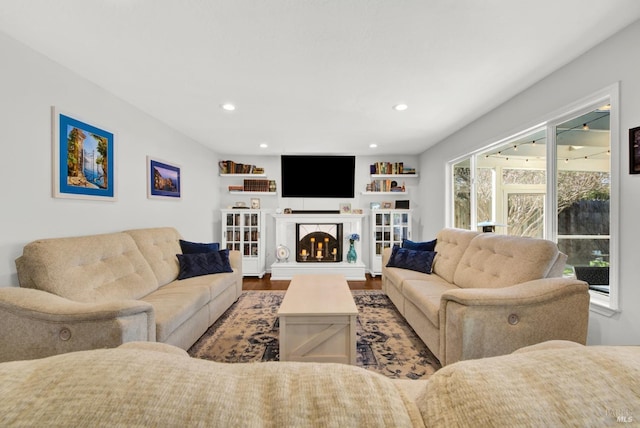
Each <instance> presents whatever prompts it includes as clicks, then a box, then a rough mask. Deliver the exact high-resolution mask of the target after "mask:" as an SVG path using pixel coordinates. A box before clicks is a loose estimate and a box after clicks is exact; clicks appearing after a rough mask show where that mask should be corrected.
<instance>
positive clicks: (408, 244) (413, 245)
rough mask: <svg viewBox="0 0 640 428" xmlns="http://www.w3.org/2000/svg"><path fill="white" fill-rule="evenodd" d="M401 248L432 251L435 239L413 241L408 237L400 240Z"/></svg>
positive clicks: (434, 246) (434, 247)
mask: <svg viewBox="0 0 640 428" xmlns="http://www.w3.org/2000/svg"><path fill="white" fill-rule="evenodd" d="M402 248H406V249H407V250H416V251H433V250H435V249H436V239H434V240H433V241H425V242H413V241H410V240H408V239H403V240H402Z"/></svg>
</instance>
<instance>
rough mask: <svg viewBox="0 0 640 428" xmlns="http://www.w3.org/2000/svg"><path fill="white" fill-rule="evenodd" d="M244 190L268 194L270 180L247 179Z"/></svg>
mask: <svg viewBox="0 0 640 428" xmlns="http://www.w3.org/2000/svg"><path fill="white" fill-rule="evenodd" d="M243 188H244V189H243V190H244V191H245V192H268V191H269V180H266V179H256V178H245V179H244V186H243Z"/></svg>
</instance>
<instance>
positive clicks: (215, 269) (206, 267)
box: [176, 249, 233, 279]
mask: <svg viewBox="0 0 640 428" xmlns="http://www.w3.org/2000/svg"><path fill="white" fill-rule="evenodd" d="M176 257H178V263H179V264H180V272H179V273H178V279H186V278H192V277H194V276H202V275H209V274H215V273H224V272H233V269H231V265H230V264H229V250H227V249H224V250H221V251H212V252H209V253H195V254H177V255H176Z"/></svg>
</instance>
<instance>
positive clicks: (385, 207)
mask: <svg viewBox="0 0 640 428" xmlns="http://www.w3.org/2000/svg"><path fill="white" fill-rule="evenodd" d="M392 207H393V204H392V203H391V202H383V203H382V209H383V210H390V209H391V208H392Z"/></svg>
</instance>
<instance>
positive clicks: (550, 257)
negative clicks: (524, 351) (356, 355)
mask: <svg viewBox="0 0 640 428" xmlns="http://www.w3.org/2000/svg"><path fill="white" fill-rule="evenodd" d="M435 251H436V253H437V254H436V256H435V259H434V261H433V271H432V273H431V274H426V273H421V272H416V271H413V270H407V269H402V268H398V267H387V266H386V265H387V263H388V261H389V257H390V255H391V249H385V251H384V252H383V259H382V265H383V268H382V289H383V291H384V292H385V293H386V294H387V295H388V296H389V298H390V299H391V301H392V302H393V303H394V304H395V306H396V307H397V309H398V311H399V312H400V313H401V314H402V315H403V316H404V317H405V319H406V320H407V322H408V323H409V324H410V325H411V327H413V329H414V330H415V331H416V333H417V334H418V336H420V338H421V339H422V340H423V341H424V343H425V344H426V345H427V347H428V348H429V349H430V350H431V351H432V352H433V353H434V355H435V356H436V357H437V358H438V359H439V360H440V363H441V364H442V365H443V366H444V365H447V364H451V363H454V362H456V361H459V360H467V359H472V358H483V357H491V356H496V355H503V354H508V353H511V352H513V351H514V350H516V349H519V348H521V347H524V346H528V345H532V344H535V343H539V342H543V341H547V340H554V339H558V340H570V341H573V342H577V343H581V344H584V343H585V342H586V337H587V326H588V321H589V291H588V285H587V283H585V282H583V281H579V280H576V279H572V278H562V271H563V268H564V264H565V261H566V255H564V254H562V253H561V252H560V251H558V247H557V245H556V244H555V243H553V242H551V241H548V240H543V239H533V238H521V237H514V236H507V235H497V234H494V233H479V232H473V231H469V230H462V229H443V230H441V231H440V232H439V233H438V235H437V241H436V246H435Z"/></svg>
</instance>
